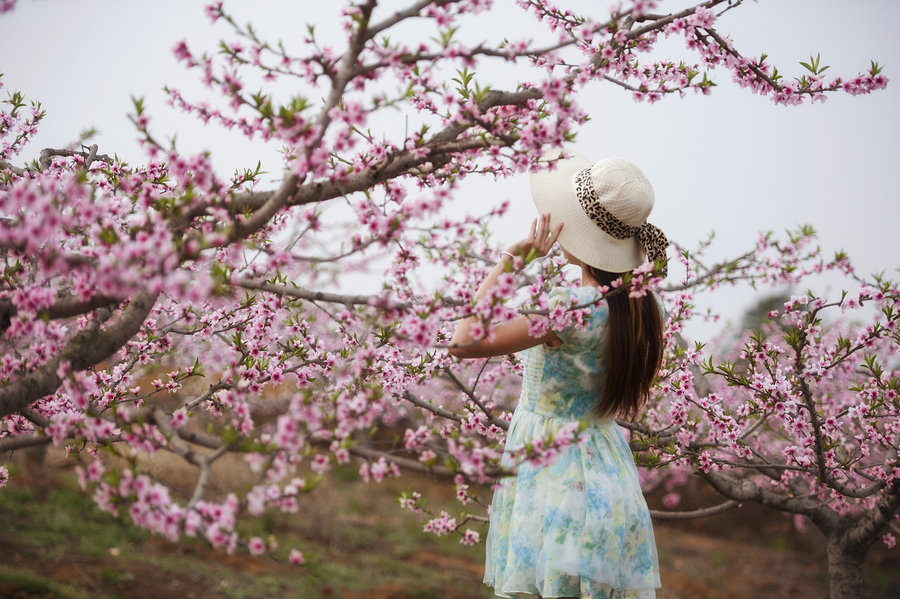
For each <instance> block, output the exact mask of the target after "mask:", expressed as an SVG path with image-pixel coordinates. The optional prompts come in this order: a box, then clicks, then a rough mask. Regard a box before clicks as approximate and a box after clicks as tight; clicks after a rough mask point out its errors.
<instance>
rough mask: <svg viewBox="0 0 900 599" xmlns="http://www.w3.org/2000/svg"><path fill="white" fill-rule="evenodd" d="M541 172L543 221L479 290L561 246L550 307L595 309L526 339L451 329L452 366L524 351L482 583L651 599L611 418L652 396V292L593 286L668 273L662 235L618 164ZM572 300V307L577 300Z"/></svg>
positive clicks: (655, 338) (656, 316) (645, 527)
mask: <svg viewBox="0 0 900 599" xmlns="http://www.w3.org/2000/svg"><path fill="white" fill-rule="evenodd" d="M556 164H557V169H556V170H555V171H547V172H542V173H536V174H533V175H532V178H531V192H532V196H533V199H534V201H535V205H536V206H537V208H538V211H539V213H540V216H539V217H538V218H537V219H535V221H534V223H532V226H531V232H530V233H529V235H528V236H527V237H525V239H523V240H521V241H519V242H518V243H515V244H513V245H512V246H510V247H509V248H507V249H506V250H504V251H503V252H502V254H501V258H500V261H499V262H498V264H497V266H496V267H495V268H494V269H493V270H492V271H491V273H490V274H489V275H488V277H487V279H486V280H485V281H484V283H482V285H481V286H480V287H479V289H478V291H477V292H476V298H480V297H483V296H484V295H485V294H487V293H488V292H489V290H490V289H491V287H493V286H494V285H495V283H496V281H497V278H498V277H499V276H500V275H501V274H502V273H503V272H505V270H506V269H507V268H508V266H509V265H510V264H513V263H514V262H515V257H516V256H523V257H524V256H529V255H530V256H538V257H540V256H545V255H546V254H547V252H549V251H550V249H551V248H552V247H553V244H554V243H556V242H557V240H558V241H559V244H560V245H561V246H562V249H563V254H564V255H565V257H566V258H567V259H568V261H569V263H570V264H572V265H575V266H579V267H581V271H582V273H581V285H582V286H581V287H580V288H574V289H573V288H562V287H560V288H555V289H553V290H552V291H551V292H550V296H549V302H550V305H551V306H555V305H559V304H562V305H564V306H566V307H568V306H570V305H573V303H574V305H577V306H589V305H590V306H592V308H591V309H590V310H589V313H588V315H587V316H586V318H585V326H584V327H576V326H570V327H555V326H554V325H553V324H551V325H550V328H549V330H548V331H547V332H546V333H545V334H543V335H541V336H539V337H533V336H531V335H529V332H528V331H529V323H530V321H529V319H528V318H527V317H525V316H521V317H519V318H518V319H517V320H514V321H513V322H511V323H509V324H504V325H501V326H496V327H494V329H493V332H494V334H493V335H492V336H491V337H489V338H483V339H473V337H472V335H471V334H470V331H471V329H472V326H473V325H474V324H476V320H475V318H474V317H470V318H467V319H464V320H462V321H461V322H460V323H459V325H458V326H457V329H456V331H455V332H454V335H453V339H452V341H451V348H450V353H451V354H452V355H455V356H457V357H461V358H476V357H487V356H498V355H504V354H508V353H511V352H517V351H521V350H526V349H527V350H528V351H527V352H525V354H524V355H523V356H522V360H523V362H524V366H525V367H524V374H523V377H524V380H523V385H522V393H521V396H520V398H519V404H518V406H517V408H516V411H515V413H514V414H513V418H512V421H511V422H510V427H509V431H508V432H507V441H506V452H505V453H504V457H503V465H504V466H507V467H511V468H515V467H517V474H516V475H515V476H511V477H506V478H504V479H502V480H501V481H500V484H499V485H498V487H497V489H496V491H495V493H494V499H493V502H492V504H491V522H490V530H489V532H488V537H487V557H486V565H485V583H486V584H488V585H491V586H493V587H494V591H495V592H496V594H497V595H499V596H501V597H513V596H516V595H526V596H535V595H536V596H539V597H577V598H587V597H589V598H591V599H650V598H652V597H655V590H654V589H655V588H657V587H659V569H658V563H657V558H656V545H655V542H654V539H653V529H652V526H651V522H650V515H649V512H648V510H647V505H646V503H645V501H644V498H643V495H642V493H641V488H640V484H639V482H638V477H637V469H636V468H635V465H634V459H633V457H632V455H631V451H630V449H629V447H628V443H627V442H626V441H625V438H624V437H623V435H622V432H621V431H620V429H619V428H618V426H617V425H616V423H615V416H616V415H617V414H623V415H627V414H634V413H636V412H637V411H638V410H639V409H640V407H641V406H642V405H643V403H644V402H645V401H646V400H647V398H648V397H649V393H650V388H651V385H652V383H653V379H654V376H655V374H656V371H657V370H658V368H659V364H660V361H661V359H662V349H663V341H662V315H661V307H660V304H659V302H658V299H657V298H656V296H655V295H653V294H647V295H645V296H644V297H640V298H631V297H629V295H628V293H627V290H622V291H619V292H615V293H612V294H610V295H608V296H607V297H606V298H603V299H601V294H600V292H599V290H598V289H597V287H598V286H599V285H604V286H609V285H610V284H611V283H612V282H613V281H614V280H616V279H618V278H619V277H620V276H621V274H622V273H625V272H628V271H631V270H633V269H635V268H636V267H638V266H640V265H641V264H642V263H644V261H645V260H646V259H647V258H649V259H650V260H651V261H653V262H654V263H656V264H657V265H661V266H662V267H663V268H664V264H665V249H666V245H667V243H668V242H667V241H666V239H665V236H664V235H663V234H662V232H661V231H659V229H657V228H656V227H654V226H653V225H651V224H649V223H647V222H646V218H647V216H648V215H649V213H650V210H651V209H652V207H653V189H652V187H651V186H650V183H649V182H648V181H647V178H646V177H645V176H644V175H643V173H642V172H641V171H640V170H639V169H638V168H637V167H636V166H634V165H633V164H631V163H629V162H627V161H625V160H622V159H620V158H609V159H605V160H601V161H599V162H596V163H594V164H593V165H592V164H590V163H589V162H588V161H586V160H584V159H583V158H581V157H574V158H569V159H564V160H558V161H557V162H556ZM573 300H574V302H573ZM573 421H580V422H583V423H585V424H587V426H586V428H585V429H584V430H583V432H582V433H581V434H580V436H579V442H578V443H575V444H572V445H569V446H568V447H566V448H565V449H564V450H563V452H562V453H561V454H560V455H559V456H558V457H557V458H556V459H555V460H554V461H552V463H550V464H548V465H535V464H532V463H530V462H524V463H521V464H517V462H518V461H519V460H520V459H521V458H519V459H517V458H515V457H514V455H513V454H514V453H516V452H517V450H521V448H523V447H524V446H525V445H526V444H528V443H530V442H532V441H534V440H536V439H546V438H548V436H550V435H553V434H554V433H556V432H557V431H559V430H560V429H561V428H562V427H564V426H566V425H567V424H569V425H571V423H572V422H573Z"/></svg>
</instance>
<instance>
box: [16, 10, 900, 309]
mask: <svg viewBox="0 0 900 599" xmlns="http://www.w3.org/2000/svg"><path fill="white" fill-rule="evenodd" d="M557 3H558V4H563V5H565V4H567V3H566V2H564V1H563V0H559V1H558V2H557ZM204 4H205V3H204V2H187V1H178V0H156V1H154V2H136V1H123V0H118V1H116V0H81V1H79V2H71V1H64V0H30V1H29V0H20V2H19V6H18V7H17V8H16V10H15V11H13V12H12V13H9V14H7V15H4V16H0V72H2V73H4V77H3V83H4V86H5V90H4V91H0V95H2V96H4V97H5V92H6V91H13V90H20V91H23V92H24V93H25V94H26V96H27V97H28V98H29V99H37V100H40V101H41V102H43V104H44V107H45V108H46V109H47V112H48V116H47V118H46V119H45V121H44V123H43V124H42V126H41V133H40V135H39V136H38V137H37V139H36V140H35V142H34V143H33V144H32V145H31V146H30V149H26V151H25V152H24V153H23V154H22V155H21V156H20V160H24V159H28V160H30V159H32V158H34V157H36V156H37V154H38V152H39V150H40V149H41V148H43V147H46V146H54V147H59V146H62V145H65V144H67V143H70V142H71V141H74V140H75V139H76V138H77V137H78V134H79V132H80V131H82V130H84V129H86V128H88V127H91V126H95V127H97V128H98V129H99V130H100V134H99V135H98V136H97V137H95V138H94V142H95V143H98V144H99V146H100V150H101V152H107V153H117V154H119V156H124V157H126V158H127V159H128V160H129V161H130V162H141V161H142V160H143V157H142V155H141V154H140V151H139V150H138V149H137V145H136V143H135V138H136V134H135V132H134V129H133V127H132V126H131V124H130V123H129V122H128V121H127V119H126V114H127V113H128V112H130V111H131V101H130V99H129V98H130V96H131V95H140V96H144V97H145V98H146V103H147V106H148V110H149V112H150V114H151V116H152V118H153V121H152V124H153V126H154V130H155V131H156V132H157V133H159V134H160V135H165V134H169V133H172V132H177V133H178V139H179V146H180V147H181V148H182V150H190V151H197V150H200V149H209V150H211V151H212V152H213V154H214V157H215V158H216V160H217V164H220V165H222V166H223V167H224V168H227V169H229V170H231V169H233V168H235V167H239V166H250V165H255V163H256V160H257V159H260V158H262V159H263V164H264V166H265V165H266V164H269V165H270V168H269V170H270V171H277V168H278V163H277V161H276V158H275V156H276V154H274V152H273V149H272V148H262V147H261V146H259V145H254V144H248V143H246V142H244V141H240V139H238V138H235V137H233V136H229V135H228V134H225V133H223V132H220V131H218V130H213V129H211V128H207V129H202V128H200V127H199V126H198V125H197V124H195V123H194V122H193V121H192V120H190V119H188V118H187V117H184V116H183V115H179V114H176V113H174V112H173V111H172V110H171V109H169V108H168V107H166V106H165V100H164V95H163V93H162V91H161V88H162V87H163V86H164V85H170V86H174V87H178V88H185V89H194V90H197V89H199V87H198V86H197V85H195V84H194V81H195V75H194V74H193V73H191V72H188V71H186V70H185V69H184V68H183V67H182V66H180V65H178V64H176V62H175V60H174V58H173V57H172V53H171V48H172V47H173V46H174V45H175V43H176V42H177V41H179V40H182V39H187V40H188V42H189V44H190V45H191V47H192V48H193V49H195V50H197V51H200V50H208V51H209V52H210V53H212V52H215V49H216V44H217V40H218V39H219V38H221V37H223V36H227V30H226V29H224V28H221V27H219V28H216V27H213V26H211V25H210V24H209V22H208V20H207V19H206V17H205V15H204V12H203V5H204ZM334 4H335V5H337V4H338V3H337V2H335V3H334ZM382 4H383V5H386V6H388V7H390V8H393V7H394V6H397V7H399V6H403V5H405V4H406V2H400V1H399V0H390V1H388V0H385V2H383V3H382ZM495 4H496V5H497V6H498V7H500V8H503V7H504V5H506V4H511V3H509V2H508V0H495ZM574 4H577V5H579V6H585V5H588V6H590V5H600V6H606V5H607V4H611V1H606V2H604V1H603V0H601V2H599V3H597V2H587V1H586V0H583V1H580V2H576V3H574ZM686 4H689V3H688V2H685V1H684V0H681V1H675V0H669V1H667V2H663V4H662V9H664V10H671V9H677V8H678V7H681V6H684V5H686ZM226 8H227V9H230V10H232V11H233V12H236V13H238V15H239V18H238V20H239V21H241V22H245V21H246V20H248V19H250V20H252V22H253V23H254V25H255V26H256V27H257V28H258V29H259V30H261V31H262V32H264V33H267V34H271V36H272V37H276V38H277V37H282V38H284V39H285V40H286V41H288V42H290V40H291V39H296V38H297V37H298V36H301V35H303V32H304V31H305V27H304V23H305V22H306V21H307V20H310V19H313V18H326V19H327V17H328V16H329V15H332V14H334V10H335V9H334V8H333V7H332V6H331V3H326V2H312V1H309V0H301V1H295V2H287V1H284V0H279V1H275V0H269V1H264V2H253V3H250V2H248V1H243V2H227V1H226ZM507 10H513V9H511V8H507ZM498 22H502V23H503V24H504V27H505V29H506V30H505V31H499V34H500V35H508V36H510V37H516V38H520V37H527V36H528V35H529V34H530V30H529V28H535V29H534V31H535V35H537V34H538V31H539V30H538V29H536V27H538V26H537V25H535V24H532V22H531V21H530V20H528V19H525V18H521V17H517V16H515V15H511V16H510V18H509V19H505V18H504V19H502V20H498V19H492V20H490V21H488V22H486V23H485V21H482V23H484V24H485V25H486V26H487V27H486V28H485V29H484V36H485V37H493V36H495V35H497V33H498V31H497V27H496V23H498ZM333 27H334V25H328V24H327V23H324V22H323V23H322V24H320V25H319V27H318V31H319V32H320V34H321V35H323V36H324V37H327V34H328V32H329V31H334V29H333ZM718 28H719V30H720V31H721V32H723V33H728V34H731V36H732V37H733V39H734V41H735V44H736V47H737V48H738V49H739V50H741V51H742V52H744V53H745V55H749V56H755V55H758V54H759V53H760V52H761V51H765V52H767V53H768V54H769V56H770V58H769V61H770V63H772V64H775V65H776V66H778V68H779V71H780V72H782V73H784V74H785V75H786V76H788V77H791V76H793V75H795V74H797V75H799V74H802V73H801V70H802V69H801V67H800V66H799V65H798V64H797V62H798V61H800V60H807V59H808V57H809V55H810V54H811V53H812V54H815V53H817V52H820V53H821V55H822V61H823V63H825V64H829V65H831V69H830V70H829V71H828V74H829V75H838V74H840V75H843V76H853V75H854V74H856V73H857V72H858V71H861V70H863V69H865V68H866V67H867V66H868V65H869V61H870V60H872V59H875V60H877V61H878V62H879V63H881V64H882V65H884V66H885V74H886V75H887V76H888V77H889V78H891V79H892V83H891V84H889V86H888V89H887V90H885V91H881V92H877V93H875V94H872V95H870V96H861V97H847V96H844V95H840V94H836V95H833V96H831V97H830V98H829V99H828V101H827V102H825V103H824V104H816V105H814V106H810V105H804V106H801V107H782V106H775V105H773V104H772V102H771V101H770V100H768V99H765V98H761V97H758V96H754V95H752V94H751V93H750V92H748V91H746V90H742V89H738V88H737V87H736V86H734V85H733V84H732V83H731V81H730V76H729V75H728V74H727V73H725V72H724V71H721V72H715V73H713V77H714V79H715V80H716V81H717V83H719V86H718V87H717V88H715V89H714V90H713V93H712V95H711V96H708V97H694V96H689V97H686V98H685V99H681V100H679V99H678V98H675V97H671V98H666V99H665V100H663V101H662V102H660V103H657V104H653V105H650V104H636V103H634V102H632V100H631V98H630V96H629V94H628V93H627V92H623V91H622V90H620V89H618V88H616V87H614V86H612V85H610V84H600V83H598V84H595V85H592V86H591V87H590V88H589V89H588V91H587V93H586V94H585V95H583V96H582V97H581V103H582V106H584V107H585V108H587V109H588V110H589V112H590V113H591V115H592V118H593V120H592V121H591V122H589V123H588V124H587V126H586V127H585V128H584V129H583V130H582V132H581V133H580V135H579V138H578V141H577V142H576V144H575V146H574V147H575V149H576V150H577V151H579V152H580V153H581V154H583V155H585V156H587V157H589V158H601V157H603V156H608V155H619V156H623V157H626V158H628V159H630V160H632V161H634V162H635V163H637V164H639V165H640V166H641V167H642V168H643V170H644V171H645V172H646V173H647V175H648V176H649V177H650V179H651V181H652V182H653V185H654V188H655V190H656V197H657V203H656V208H655V210H654V214H653V215H652V216H651V219H650V220H651V221H652V222H654V224H657V225H658V226H660V227H661V228H662V229H663V230H664V231H665V232H666V233H667V235H668V236H669V237H670V238H672V239H676V240H678V241H679V242H681V243H684V244H686V245H688V246H690V245H692V244H693V243H694V241H695V240H697V239H699V238H701V237H704V236H705V235H706V234H707V233H708V232H709V231H711V230H715V231H716V234H717V242H716V248H715V251H714V254H715V256H717V257H724V256H728V255H731V254H734V253H737V252H740V251H743V250H745V249H748V248H749V247H750V246H751V245H752V243H753V241H754V240H755V239H756V237H757V234H758V232H759V231H760V230H765V229H774V230H776V231H781V230H784V229H785V228H788V227H793V226H795V225H799V224H801V223H809V224H812V225H813V226H814V227H815V228H816V229H817V230H818V231H819V234H820V244H821V245H822V247H823V250H824V251H826V252H827V253H829V254H831V253H833V252H834V251H835V250H839V249H843V250H846V251H847V252H848V253H849V254H850V257H851V258H852V259H853V260H854V262H855V263H856V264H857V266H858V268H859V270H861V271H862V272H871V271H876V270H879V271H891V272H893V271H894V270H895V269H896V268H898V267H900V258H898V250H900V236H898V235H897V225H898V223H900V219H898V215H900V208H898V202H897V199H898V194H897V191H896V189H897V172H898V170H900V165H898V158H900V151H898V150H900V41H898V40H900V36H898V32H900V2H897V1H896V0H759V2H758V3H753V2H747V3H746V4H745V5H744V6H742V7H740V8H738V9H737V10H734V11H732V12H730V13H729V14H728V15H726V16H725V17H723V19H722V20H721V21H720V22H719V23H718ZM480 33H481V32H480V31H479V30H476V31H474V32H473V35H474V36H475V37H474V39H477V38H478V35H480ZM335 43H336V44H340V42H339V41H338V40H337V39H335ZM669 48H674V47H673V46H666V49H667V50H668V49H669ZM685 52H686V51H683V52H681V53H678V54H676V52H675V51H674V50H673V51H671V52H667V53H668V54H669V55H670V56H672V57H677V56H686V57H687V58H689V60H690V61H693V60H694V58H693V57H690V56H689V55H686V54H685ZM464 195H465V196H466V198H467V200H465V201H474V202H478V203H482V204H481V205H483V202H484V201H485V200H490V201H492V200H494V199H497V200H499V199H507V198H508V199H512V200H513V201H514V203H515V204H514V205H515V206H516V210H515V214H514V215H512V216H511V217H510V218H509V219H508V222H506V223H504V229H503V230H502V231H499V232H498V234H497V237H498V243H502V242H506V241H512V240H513V239H514V238H516V237H518V236H519V235H520V232H524V228H525V226H526V225H527V223H528V222H530V219H531V218H532V217H533V215H534V209H533V207H532V204H531V201H530V198H529V194H528V186H527V179H526V178H525V177H517V178H515V179H513V180H509V181H506V182H502V183H499V184H498V183H494V182H492V181H491V182H482V183H476V184H471V186H470V187H468V188H467V191H466V193H465V194H464ZM471 205H472V206H475V205H476V204H475V203H473V204H471ZM726 298H727V296H726ZM727 301H734V302H736V303H738V304H740V303H742V302H744V303H751V301H750V300H748V299H747V298H744V297H742V296H740V295H734V296H732V298H731V299H727Z"/></svg>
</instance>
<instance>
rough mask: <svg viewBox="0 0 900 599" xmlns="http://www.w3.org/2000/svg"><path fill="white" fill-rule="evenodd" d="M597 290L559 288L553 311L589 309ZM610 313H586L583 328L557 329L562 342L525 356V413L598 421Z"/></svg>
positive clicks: (602, 306)
mask: <svg viewBox="0 0 900 599" xmlns="http://www.w3.org/2000/svg"><path fill="white" fill-rule="evenodd" d="M599 297H600V292H599V291H598V290H597V288H596V287H593V286H589V287H577V288H566V287H557V288H555V289H553V290H552V291H551V292H550V297H549V300H550V307H551V309H552V308H555V307H557V306H560V307H563V308H568V307H569V306H571V305H573V302H574V305H575V306H585V305H589V304H590V303H591V302H595V301H597V300H598V299H599ZM607 316H608V309H607V305H606V302H605V301H603V300H600V301H598V302H597V303H596V304H595V305H594V306H593V307H592V308H591V309H590V311H589V312H587V313H586V315H585V319H584V324H585V326H584V327H583V328H581V327H579V326H577V325H571V326H568V327H565V328H557V327H553V326H552V325H551V329H552V330H553V332H554V333H556V336H557V337H559V338H560V340H561V341H562V344H561V345H558V346H556V347H550V346H548V345H544V344H542V345H538V346H535V347H532V348H530V349H528V350H526V351H525V352H523V354H522V360H523V362H524V366H525V372H524V375H523V380H522V394H521V397H520V399H519V407H520V409H523V410H529V411H532V412H536V413H538V414H541V415H544V416H552V417H556V418H565V419H569V420H572V419H575V420H581V419H588V418H594V414H593V411H594V409H595V407H596V405H597V401H598V399H599V398H600V397H601V396H602V393H603V387H604V384H605V382H606V362H605V353H606V352H605V349H604V346H605V336H604V335H603V331H604V329H605V327H606V322H607Z"/></svg>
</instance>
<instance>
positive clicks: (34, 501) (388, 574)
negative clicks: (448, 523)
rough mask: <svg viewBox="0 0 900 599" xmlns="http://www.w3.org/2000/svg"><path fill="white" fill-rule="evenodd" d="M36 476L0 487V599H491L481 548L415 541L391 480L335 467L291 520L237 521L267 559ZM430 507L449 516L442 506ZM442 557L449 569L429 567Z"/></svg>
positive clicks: (418, 533) (453, 541) (418, 534)
mask: <svg viewBox="0 0 900 599" xmlns="http://www.w3.org/2000/svg"><path fill="white" fill-rule="evenodd" d="M15 476H16V473H15V472H13V477H15ZM48 476H50V477H52V478H53V483H52V484H49V485H43V486H44V487H45V490H44V491H42V492H38V491H36V490H34V489H31V488H28V487H25V486H21V485H19V484H17V483H16V480H15V478H13V481H11V484H10V485H9V486H8V487H7V488H4V489H2V490H0V563H3V564H4V566H3V567H2V568H0V597H8V596H14V597H16V598H17V599H19V598H22V599H26V598H27V597H29V596H34V597H35V598H38V597H39V598H40V599H82V598H87V597H91V598H97V599H105V598H107V597H110V598H111V597H120V596H128V597H132V598H133V599H149V598H150V597H157V596H186V595H187V594H188V591H189V590H193V593H194V596H203V597H210V598H221V599H258V598H263V597H275V596H277V597H285V598H292V597H297V598H300V597H344V596H345V595H346V596H348V597H353V596H357V595H358V596H359V597H363V596H367V597H379V596H384V597H388V596H392V597H403V598H404V599H414V598H415V599H427V598H438V597H441V598H445V597H473V598H478V597H491V596H492V594H491V593H490V592H489V591H488V590H487V589H486V588H484V587H483V586H482V585H481V584H480V572H479V570H480V567H481V563H482V559H483V547H476V548H467V547H464V546H462V545H460V543H459V540H458V537H445V538H436V537H433V536H430V535H425V534H423V533H422V526H423V524H424V520H422V519H420V518H417V517H415V516H414V515H412V514H410V513H409V512H405V511H403V510H401V509H400V507H399V506H398V505H397V502H396V497H397V495H398V493H399V485H398V484H397V483H396V482H394V484H393V485H392V484H391V483H385V484H381V485H376V484H372V485H363V484H362V483H360V482H358V481H356V480H355V479H354V478H353V477H352V476H350V474H349V473H348V472H343V471H339V472H338V473H337V476H335V477H333V478H331V479H330V480H329V482H328V484H327V485H326V484H323V485H322V486H320V487H319V488H317V489H315V490H314V491H313V492H312V493H310V494H309V495H308V496H305V497H304V500H305V501H304V502H302V506H301V511H300V513H298V514H293V515H290V514H280V513H269V514H266V515H264V516H263V517H260V518H256V519H249V520H246V521H245V522H243V523H242V524H241V532H242V534H244V535H246V536H252V535H260V536H263V537H264V538H267V537H268V536H269V535H272V534H274V535H276V537H277V539H278V542H279V550H278V551H276V557H280V558H282V559H281V560H277V559H273V558H272V557H267V556H260V557H251V556H247V555H236V556H228V555H226V554H225V552H224V551H220V550H213V549H211V548H209V547H208V546H207V545H206V544H205V543H204V542H202V541H200V540H196V539H193V540H192V539H187V540H184V541H182V542H181V543H177V544H174V543H170V542H168V541H166V540H163V539H161V538H157V537H153V536H152V535H150V534H149V533H147V532H145V531H143V530H139V529H137V528H136V527H134V526H131V525H129V524H128V522H127V517H126V518H125V519H117V518H115V517H113V516H112V515H110V514H106V513H102V512H100V511H99V510H98V509H97V508H96V506H95V505H94V504H93V502H92V501H91V499H90V498H89V497H86V496H85V495H83V494H82V493H81V491H80V490H79V489H78V488H77V485H76V484H75V482H74V480H73V477H72V476H71V475H70V474H68V473H60V474H54V473H52V472H48ZM32 478H33V477H32ZM405 484H408V483H405ZM433 507H434V508H436V509H438V510H440V509H448V510H450V511H454V510H455V511H458V510H459V504H456V503H455V501H453V500H451V499H446V500H445V501H442V502H438V503H437V504H436V505H434V506H433ZM482 532H484V531H482ZM291 547H297V548H299V549H301V550H302V551H303V552H304V554H305V555H306V558H307V565H306V566H305V567H303V568H298V567H296V566H291V565H290V564H287V563H286V562H285V561H284V559H283V558H284V557H285V556H286V555H287V553H288V551H289V550H290V548H291ZM443 558H446V559H447V560H449V561H448V562H445V563H443V564H440V563H439V560H441V559H443ZM461 573H462V575H461ZM398 590H399V591H398ZM396 592H402V593H403V594H399V595H398V594H396ZM354 593H356V594H357V595H354ZM392 593H394V594H392Z"/></svg>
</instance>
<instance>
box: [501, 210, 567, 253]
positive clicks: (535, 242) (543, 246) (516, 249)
mask: <svg viewBox="0 0 900 599" xmlns="http://www.w3.org/2000/svg"><path fill="white" fill-rule="evenodd" d="M562 228H563V223H559V224H558V225H556V227H554V228H553V230H551V229H550V213H549V212H545V213H544V214H541V215H540V216H538V217H537V218H536V219H534V220H533V221H531V232H530V233H529V234H528V235H527V236H526V237H525V238H524V239H522V240H521V241H517V242H516V243H514V244H512V245H511V246H509V247H508V248H506V251H507V252H509V253H510V254H512V255H514V256H521V257H522V258H523V259H524V260H525V261H526V262H530V261H531V260H535V259H537V258H543V257H544V256H546V255H547V254H548V253H549V252H550V250H551V249H552V248H553V244H554V243H556V240H557V239H558V238H559V232H560V231H562Z"/></svg>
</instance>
